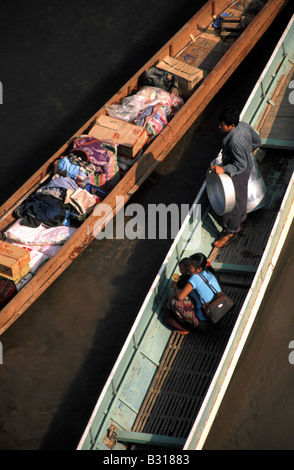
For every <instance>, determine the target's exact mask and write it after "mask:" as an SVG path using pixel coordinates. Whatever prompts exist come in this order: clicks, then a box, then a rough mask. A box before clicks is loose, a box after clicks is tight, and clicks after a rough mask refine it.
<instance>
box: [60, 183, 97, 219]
mask: <svg viewBox="0 0 294 470" xmlns="http://www.w3.org/2000/svg"><path fill="white" fill-rule="evenodd" d="M64 202H65V204H71V205H72V206H73V207H74V208H75V209H76V211H77V212H78V213H79V214H82V215H87V214H89V213H90V212H91V210H92V209H93V207H94V206H95V204H96V203H97V200H96V198H95V197H94V196H92V194H90V193H89V192H88V191H86V190H85V189H82V188H78V189H76V190H75V191H73V190H72V189H68V190H67V192H66V197H65V201H64Z"/></svg>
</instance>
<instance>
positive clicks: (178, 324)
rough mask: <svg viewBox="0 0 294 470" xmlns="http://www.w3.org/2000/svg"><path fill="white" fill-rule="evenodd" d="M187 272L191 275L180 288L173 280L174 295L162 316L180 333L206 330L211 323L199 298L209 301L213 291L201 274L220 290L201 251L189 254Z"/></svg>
mask: <svg viewBox="0 0 294 470" xmlns="http://www.w3.org/2000/svg"><path fill="white" fill-rule="evenodd" d="M189 272H190V274H191V277H190V278H189V280H188V282H187V284H186V285H185V286H184V287H183V288H182V289H181V290H180V289H179V288H178V286H177V284H176V283H175V282H173V283H172V288H173V291H174V297H173V298H172V299H171V300H170V302H169V305H168V308H167V312H166V316H165V318H164V320H165V322H166V323H168V324H169V325H171V326H172V327H174V328H176V330H177V332H178V333H180V334H188V333H190V331H193V330H195V329H196V330H204V331H208V330H209V329H210V328H211V323H210V322H209V320H208V319H207V318H206V317H205V315H204V313H203V311H202V301H201V300H200V298H201V299H202V300H203V301H204V302H210V301H211V300H212V299H213V297H214V293H213V292H212V290H211V289H210V287H209V286H208V285H207V284H206V282H205V281H204V280H203V279H202V277H201V276H203V277H205V278H206V279H207V280H208V281H209V283H210V284H211V285H212V286H213V287H214V288H215V289H216V291H217V292H220V291H221V288H220V285H219V283H218V281H217V279H216V276H215V274H214V270H213V269H212V267H211V266H210V263H209V262H207V258H206V256H205V255H204V254H203V253H196V254H194V255H192V256H190V258H189ZM199 274H201V276H199Z"/></svg>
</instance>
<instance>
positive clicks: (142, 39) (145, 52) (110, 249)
mask: <svg viewBox="0 0 294 470" xmlns="http://www.w3.org/2000/svg"><path fill="white" fill-rule="evenodd" d="M204 3H205V2H204V1H199V0H196V1H195V2H190V1H184V0H181V2H179V1H175V0H169V1H167V0H166V1H164V0H158V1H153V0H151V1H149V2H145V1H143V0H135V1H133V2H126V1H125V0H121V1H115V0H108V2H101V1H93V0H88V1H85V0H80V1H76V0H72V1H69V0H50V1H48V0H44V1H42V2H37V1H34V0H31V1H27V2H18V4H17V8H16V6H15V3H14V2H9V3H8V2H7V3H6V2H5V5H4V6H2V7H1V29H0V39H1V40H0V49H1V54H0V57H1V66H0V81H1V83H2V86H3V104H1V105H0V119H1V139H0V158H1V173H0V174H1V194H0V199H1V201H0V202H1V203H3V202H4V201H5V200H6V199H7V198H8V197H9V196H10V195H11V194H13V193H14V192H15V191H16V190H17V189H18V187H19V186H20V185H21V184H23V183H24V182H25V181H26V179H27V178H28V177H29V176H31V174H32V173H33V172H34V171H36V170H37V169H38V168H39V167H40V166H41V164H43V163H44V162H45V161H46V160H47V159H48V158H49V157H50V156H51V155H52V154H53V153H55V152H56V151H57V150H58V149H59V148H60V147H61V145H63V143H64V142H65V141H66V140H68V139H69V138H70V137H71V136H72V135H74V134H75V132H76V131H77V130H78V129H79V128H80V127H81V126H82V124H83V123H84V122H85V121H86V120H88V119H89V118H90V117H91V116H92V115H93V114H94V113H95V112H96V111H97V109H99V108H100V107H101V106H102V105H103V104H104V103H105V102H106V101H107V100H108V99H109V98H111V96H112V95H113V94H114V93H115V92H116V91H117V90H118V89H119V88H120V87H121V86H122V85H123V84H124V83H125V82H126V81H127V80H128V79H129V78H130V77H131V76H132V75H133V74H134V73H135V72H136V71H137V70H138V69H139V68H140V67H141V66H143V65H144V63H145V62H146V61H147V60H148V59H149V58H151V57H152V55H153V54H154V53H155V52H156V51H157V50H158V49H159V48H160V47H161V46H162V45H164V44H165V43H166V42H167V40H168V39H169V38H170V37H171V36H172V35H173V34H175V33H176V32H177V30H178V29H179V28H180V27H181V26H182V25H183V24H184V23H185V22H186V21H187V20H188V19H189V18H190V17H192V16H193V14H194V13H195V12H196V11H197V10H198V9H199V8H200V7H201V6H202V5H203V4H204ZM289 3H290V2H289ZM290 16H291V11H290V6H288V7H287V8H286V9H285V10H284V11H283V13H282V14H280V16H279V17H278V19H277V20H275V21H274V23H273V25H272V26H271V28H270V30H269V31H268V32H267V33H266V34H265V35H264V37H263V38H262V40H261V41H260V42H259V44H258V45H257V46H255V47H254V49H253V51H252V52H251V53H250V54H249V56H248V58H247V59H246V60H245V61H244V62H243V63H242V65H241V66H240V67H239V68H238V70H237V71H236V72H235V73H234V74H233V76H232V77H231V78H230V80H229V81H228V83H227V84H226V85H225V86H224V87H223V89H222V90H221V91H220V92H219V93H218V94H217V95H216V97H215V98H214V99H213V100H212V102H211V103H210V105H209V106H208V107H207V109H206V110H205V112H204V113H203V114H202V116H201V118H200V119H198V121H197V122H196V123H195V124H194V125H193V126H192V128H191V129H190V130H189V131H188V132H187V133H186V135H185V136H184V137H183V138H182V140H181V141H180V142H179V143H178V144H177V145H176V147H175V148H174V149H173V151H172V152H171V153H170V155H169V156H168V157H167V158H166V159H165V160H164V162H163V163H162V164H161V165H160V166H159V167H158V168H157V169H156V171H155V172H154V173H153V174H152V175H151V176H150V178H148V180H147V181H146V182H145V183H144V184H143V186H142V187H141V188H140V189H139V190H138V191H137V193H136V194H135V195H134V197H133V199H132V202H136V203H140V204H142V205H143V206H146V205H147V204H150V203H156V204H158V203H160V202H164V203H166V204H169V203H171V202H176V203H178V204H182V203H189V204H191V203H192V202H193V200H194V198H195V196H196V195H197V192H198V190H199V189H200V187H201V185H202V182H203V178H204V176H205V172H206V168H207V165H208V163H209V162H210V161H211V160H212V158H213V157H214V156H215V155H216V154H217V152H218V150H219V145H220V136H219V135H218V133H217V130H216V120H215V116H216V115H217V113H218V110H219V108H220V106H222V105H223V104H224V103H228V104H235V105H237V106H238V107H239V108H242V106H243V105H244V104H245V102H246V100H247V98H248V95H249V93H250V91H251V89H252V87H253V86H254V84H255V82H256V80H257V79H258V77H259V74H260V73H261V71H262V69H263V67H264V65H265V64H266V62H267V60H268V58H269V56H270V54H271V52H272V50H273V48H274V46H275V44H276V43H277V41H278V39H279V37H280V35H281V34H282V32H283V30H284V28H285V26H286V25H287V23H288V21H289V19H290ZM293 236H294V232H293V228H292V229H291V230H290V233H289V237H288V239H287V241H286V243H285V247H284V250H283V253H282V256H281V260H280V262H279V265H278V268H277V269H276V271H275V272H274V275H273V278H272V281H271V284H270V294H269V295H268V296H267V298H265V299H264V302H263V304H262V309H261V312H260V315H259V316H258V318H257V320H256V324H255V327H254V331H253V332H252V334H251V336H250V338H249V341H248V344H247V346H246V350H245V353H244V354H243V355H242V358H241V360H240V363H239V365H238V367H237V370H236V373H235V375H234V376H233V379H232V382H231V385H230V387H229V389H228V394H227V397H226V398H225V400H224V403H223V406H222V407H221V409H220V412H219V414H218V416H217V419H216V423H215V426H214V428H213V430H212V433H211V436H210V438H209V439H208V441H207V443H206V445H207V448H210V449H224V448H225V449H230V450H233V449H256V448H261V449H284V448H288V449H289V448H290V449H294V425H293V422H294V421H293V419H292V418H293V416H292V415H293V413H294V411H293V410H294V406H293V405H294V403H293V400H294V399H293V385H294V365H291V364H290V362H289V360H288V356H289V348H288V345H289V342H290V341H291V340H294V328H293V324H294V309H293V307H292V302H293V300H292V299H293V294H292V291H291V280H292V279H293V275H294V259H293V242H294V240H293ZM170 243H171V240H138V239H135V240H127V239H124V240H101V241H98V240H94V241H93V242H92V244H91V245H90V246H89V247H88V248H87V249H86V250H85V251H84V252H83V253H82V254H81V255H80V256H79V257H78V259H77V260H76V261H75V262H74V263H72V264H71V265H70V267H69V268H68V269H67V270H66V271H65V272H64V273H63V274H62V275H61V276H60V277H59V278H58V279H57V280H56V281H55V282H54V283H53V284H52V285H51V286H50V287H49V288H48V290H47V291H46V292H45V293H44V294H42V295H41V296H40V297H39V299H38V300H37V301H36V302H35V303H34V304H33V305H32V306H31V307H30V308H29V309H28V310H27V311H26V312H25V313H24V314H23V315H22V316H21V317H20V318H19V319H18V320H17V322H15V323H14V324H13V325H12V326H11V327H10V328H9V329H8V330H7V331H6V332H5V333H4V334H3V335H2V336H1V343H2V346H3V364H1V365H0V396H1V407H0V448H1V449H7V450H21V449H27V450H37V449H65V450H71V449H75V448H76V446H77V444H78V442H79V440H80V437H81V435H82V433H83V430H84V428H85V426H86V424H87V421H88V419H89V416H90V414H91V412H92V410H93V407H94V405H95V403H96V400H97V397H98V395H99V393H100V392H101V389H102V387H103V386H104V383H105V380H106V379H107V377H108V374H109V372H110V371H111V368H112V366H113V364H114V361H115V360H116V358H117V355H118V353H119V351H120V349H121V347H122V345H123V343H124V341H125V339H126V336H127V334H128V332H129V330H130V328H131V325H132V323H133V321H134V319H135V317H136V315H137V313H138V310H139V308H140V306H141V304H142V302H143V300H144V297H145V295H146V293H147V291H148V289H149V287H150V285H151V283H152V281H153V279H154V276H155V275H156V273H157V271H158V269H159V267H160V265H161V263H162V261H163V259H164V257H165V255H166V252H167V250H168V248H169V246H170Z"/></svg>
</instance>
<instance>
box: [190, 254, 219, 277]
mask: <svg viewBox="0 0 294 470" xmlns="http://www.w3.org/2000/svg"><path fill="white" fill-rule="evenodd" d="M189 260H190V263H191V264H192V266H194V268H195V269H198V268H202V269H203V271H204V270H206V271H209V272H211V273H212V274H213V275H214V276H215V271H214V269H213V268H212V267H211V266H210V263H207V258H206V256H205V255H204V254H203V253H195V254H194V255H191V256H190V258H189Z"/></svg>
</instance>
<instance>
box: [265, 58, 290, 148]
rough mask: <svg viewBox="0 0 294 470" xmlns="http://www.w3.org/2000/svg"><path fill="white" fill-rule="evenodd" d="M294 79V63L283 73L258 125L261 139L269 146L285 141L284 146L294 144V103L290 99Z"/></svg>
mask: <svg viewBox="0 0 294 470" xmlns="http://www.w3.org/2000/svg"><path fill="white" fill-rule="evenodd" d="M291 80H294V65H293V67H292V68H291V69H290V71H289V74H288V75H283V76H282V77H281V80H280V81H279V82H278V84H277V87H276V89H275V91H274V92H273V95H272V97H271V100H270V101H269V104H268V106H267V109H266V110H265V114H264V116H263V117H262V118H261V121H260V123H259V125H258V130H259V131H260V137H261V139H266V140H267V141H268V146H275V145H277V143H279V147H280V148H281V145H280V143H281V141H285V144H284V147H285V148H287V147H290V145H289V142H292V143H293V146H294V105H293V104H291V103H290V101H289V94H290V89H289V91H287V89H288V87H289V83H290V82H291Z"/></svg>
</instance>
